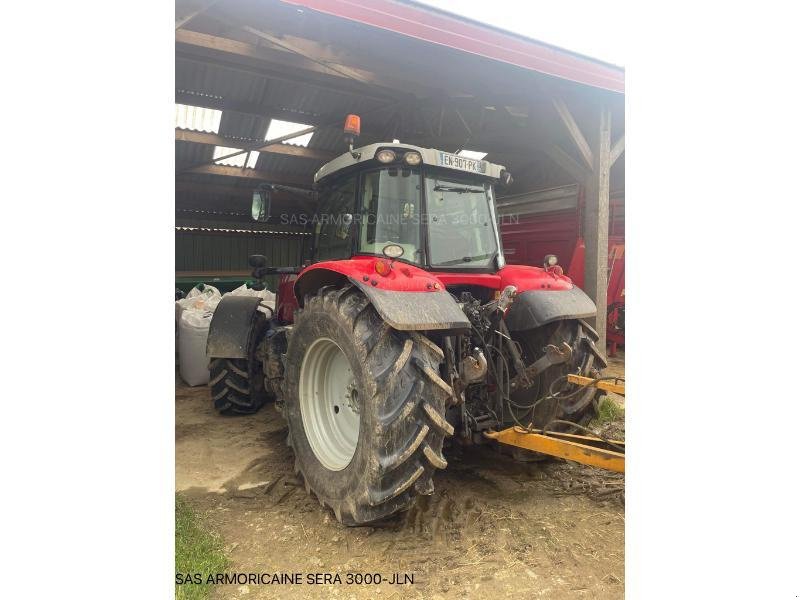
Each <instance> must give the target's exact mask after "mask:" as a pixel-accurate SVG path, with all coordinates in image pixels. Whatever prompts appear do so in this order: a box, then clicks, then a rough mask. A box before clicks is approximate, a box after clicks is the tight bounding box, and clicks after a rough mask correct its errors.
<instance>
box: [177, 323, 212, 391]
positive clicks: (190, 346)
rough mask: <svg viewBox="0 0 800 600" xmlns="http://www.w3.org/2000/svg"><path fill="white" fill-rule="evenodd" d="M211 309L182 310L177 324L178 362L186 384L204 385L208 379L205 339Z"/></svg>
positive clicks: (206, 337)
mask: <svg viewBox="0 0 800 600" xmlns="http://www.w3.org/2000/svg"><path fill="white" fill-rule="evenodd" d="M213 314H214V313H213V312H212V311H200V310H190V309H187V310H184V311H183V313H182V314H181V317H180V323H179V324H178V362H179V367H178V368H179V371H180V374H181V379H183V380H184V381H185V382H186V383H187V385H205V384H207V383H208V380H209V372H208V358H207V357H206V340H207V339H208V326H209V325H210V324H211V317H212V316H213Z"/></svg>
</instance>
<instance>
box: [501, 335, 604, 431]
mask: <svg viewBox="0 0 800 600" xmlns="http://www.w3.org/2000/svg"><path fill="white" fill-rule="evenodd" d="M514 338H515V339H516V341H518V342H519V343H520V346H521V348H522V354H523V360H524V362H525V364H526V365H530V364H532V363H533V362H534V361H536V360H537V359H538V358H539V357H541V356H542V355H543V354H544V351H543V349H544V347H545V346H547V345H548V344H554V345H556V346H557V345H560V344H561V343H562V342H565V343H567V344H568V345H569V346H570V347H571V348H572V359H571V360H570V361H569V362H566V363H563V364H558V365H553V366H551V367H550V368H548V369H547V370H545V371H544V372H543V373H542V374H541V375H540V376H539V377H537V379H536V382H535V383H534V385H533V387H531V388H528V389H523V390H519V391H517V392H514V393H512V394H511V401H512V402H513V403H514V404H515V405H517V407H514V406H512V407H511V410H513V411H514V415H515V416H516V417H517V419H518V420H519V421H520V422H522V423H523V425H528V424H530V423H533V427H535V428H537V429H541V428H542V427H544V426H545V425H547V424H548V423H550V422H551V421H552V420H554V419H557V420H560V421H570V422H572V423H577V424H578V425H585V424H586V423H588V422H589V421H590V420H591V419H592V418H593V417H594V416H595V412H596V411H595V408H596V407H595V402H594V399H595V398H596V396H597V395H598V390H597V389H596V388H586V390H584V391H583V392H582V393H577V394H575V396H570V397H569V398H568V399H567V400H565V401H560V400H559V399H557V398H549V397H548V396H549V395H550V390H551V387H554V388H555V389H554V390H553V391H558V390H559V389H561V388H562V387H563V386H564V385H565V381H564V377H565V376H566V375H567V374H568V373H577V374H579V375H584V376H586V377H595V376H596V371H595V370H594V369H595V356H594V354H593V353H592V352H591V350H590V349H589V347H588V345H587V342H586V341H584V339H583V338H589V334H588V332H587V331H586V330H585V329H584V327H583V325H582V324H581V322H580V321H577V320H567V321H557V322H555V323H550V324H548V325H545V326H544V327H540V328H538V329H534V330H530V331H525V332H519V333H515V334H514ZM589 339H590V340H591V339H592V338H589ZM557 380H558V381H557ZM534 403H535V406H534V407H533V409H532V410H531V409H526V408H519V407H528V406H531V405H533V404H534ZM512 421H513V419H512ZM511 424H515V423H511ZM550 429H552V430H553V431H570V430H575V429H576V428H571V427H570V426H569V425H565V424H563V423H562V424H554V425H553V426H552V427H550Z"/></svg>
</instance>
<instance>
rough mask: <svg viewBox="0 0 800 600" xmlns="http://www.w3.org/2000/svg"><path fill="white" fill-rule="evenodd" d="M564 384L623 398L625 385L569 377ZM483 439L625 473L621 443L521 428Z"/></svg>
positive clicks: (493, 432) (513, 428) (493, 434)
mask: <svg viewBox="0 0 800 600" xmlns="http://www.w3.org/2000/svg"><path fill="white" fill-rule="evenodd" d="M567 381H569V382H570V383H574V384H576V385H582V386H590V385H591V386H595V387H597V388H598V389H601V390H604V391H607V392H614V393H616V394H621V395H623V396H624V395H625V383H624V382H622V383H620V382H619V381H608V380H602V381H597V380H595V379H592V378H590V377H581V376H580V375H568V376H567ZM483 435H485V436H486V437H488V438H490V439H493V440H496V441H498V442H500V443H501V444H508V445H509V446H516V447H518V448H525V449H526V450H532V451H534V452H540V453H541V454H547V455H548V456H555V457H557V458H564V459H566V460H572V461H575V462H578V463H581V464H584V465H590V466H592V467H600V468H601V469H606V470H608V471H615V472H617V473H624V472H625V442H624V441H621V440H604V439H601V438H598V437H594V436H588V435H576V434H572V433H560V432H556V431H546V432H543V431H542V430H541V429H524V428H522V427H509V428H508V429H504V430H502V431H487V432H484V434H483Z"/></svg>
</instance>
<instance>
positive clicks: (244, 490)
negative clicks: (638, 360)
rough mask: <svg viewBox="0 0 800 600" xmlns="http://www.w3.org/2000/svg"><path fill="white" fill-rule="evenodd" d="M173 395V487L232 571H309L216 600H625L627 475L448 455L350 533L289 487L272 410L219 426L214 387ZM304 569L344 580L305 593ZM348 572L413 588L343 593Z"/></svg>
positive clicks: (230, 590)
mask: <svg viewBox="0 0 800 600" xmlns="http://www.w3.org/2000/svg"><path fill="white" fill-rule="evenodd" d="M623 365H624V362H623V360H622V359H621V358H620V359H617V360H614V361H612V365H611V366H610V367H611V368H610V373H609V374H615V375H623V374H624V366H623ZM175 395H176V403H175V410H176V419H175V422H176V425H175V445H176V446H175V458H176V469H175V478H176V487H177V491H178V492H180V493H182V494H183V495H184V496H185V497H186V498H187V500H188V501H189V502H190V504H191V505H192V506H193V507H194V508H195V509H197V510H198V511H199V512H200V514H202V515H203V517H204V518H205V521H206V523H208V525H209V526H210V527H212V528H213V529H214V530H216V531H217V532H218V533H219V534H220V535H221V536H222V538H223V540H224V542H225V548H226V551H227V553H228V556H229V558H230V562H231V566H230V568H229V572H237V573H296V572H300V573H302V574H303V575H302V580H303V583H302V584H301V585H238V584H233V585H219V586H214V588H213V592H212V598H242V597H247V598H248V599H249V598H330V597H334V598H343V599H349V598H357V599H361V598H426V599H436V598H456V597H458V598H478V597H484V598H485V597H501V598H554V599H562V598H592V599H594V598H599V599H604V598H622V597H623V594H624V528H625V514H624V496H623V494H624V490H623V488H624V479H623V478H622V476H619V475H615V474H610V473H606V472H603V471H599V470H595V469H591V468H588V467H581V466H578V465H574V464H568V463H564V462H557V461H546V462H536V463H519V462H515V461H513V460H512V459H511V458H509V457H506V456H504V455H501V454H499V453H498V452H496V451H494V450H492V449H489V448H480V449H476V450H470V451H468V452H467V451H457V450H456V449H453V450H451V451H449V452H447V451H446V452H445V456H446V458H447V460H448V462H449V466H448V468H447V469H446V470H445V471H444V472H442V473H438V474H437V478H436V479H435V485H436V491H435V493H434V495H433V496H425V497H420V498H419V499H418V503H417V504H416V505H415V506H413V507H412V508H411V510H410V511H408V512H407V513H405V514H403V515H399V516H397V517H396V518H394V519H392V520H391V521H389V522H388V523H385V524H382V525H381V526H380V527H368V528H347V527H343V526H341V525H339V524H338V523H337V522H336V520H335V519H334V517H333V515H332V514H331V513H329V512H328V511H327V510H324V509H323V508H322V507H321V506H320V505H319V503H318V502H317V501H316V500H315V499H314V498H313V497H309V496H308V495H306V492H305V490H304V489H303V487H302V486H301V485H300V484H299V482H298V481H297V479H296V478H295V476H294V474H293V470H292V465H293V458H292V455H291V451H290V450H289V448H287V447H286V445H285V440H286V433H287V430H286V425H285V423H284V421H283V420H282V418H281V416H280V415H279V414H278V413H277V411H275V409H274V408H273V407H272V406H271V405H270V406H266V407H265V408H264V409H262V411H261V412H260V413H259V414H257V415H255V416H250V417H222V416H219V415H218V414H216V413H215V412H214V410H213V409H212V406H211V400H210V397H209V392H208V388H206V387H198V388H189V387H187V386H185V385H184V384H183V383H182V382H181V381H180V379H179V378H178V379H177V383H176V390H175ZM308 573H320V574H323V576H324V574H326V573H327V574H330V575H331V576H333V575H334V574H339V576H340V577H341V578H342V583H341V584H328V585H325V584H319V585H310V584H309V583H308V579H307V574H308ZM347 573H361V574H365V573H379V574H381V575H382V576H383V578H384V580H386V579H389V578H391V577H392V575H393V574H395V573H398V574H400V579H401V581H402V580H403V577H404V576H405V575H411V576H413V584H411V583H405V584H404V585H392V584H390V583H385V582H384V583H381V584H380V585H375V584H362V585H357V584H350V585H348V584H347V583H346V576H347V575H346V574H347Z"/></svg>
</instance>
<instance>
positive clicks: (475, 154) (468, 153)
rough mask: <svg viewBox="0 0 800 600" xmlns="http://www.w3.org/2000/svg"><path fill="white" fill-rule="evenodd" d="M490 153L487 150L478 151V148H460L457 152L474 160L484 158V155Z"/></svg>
mask: <svg viewBox="0 0 800 600" xmlns="http://www.w3.org/2000/svg"><path fill="white" fill-rule="evenodd" d="M486 154H488V153H487V152H478V151H477V150H459V151H458V152H456V155H457V156H463V157H464V158H471V159H472V160H483V157H484V156H486Z"/></svg>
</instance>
